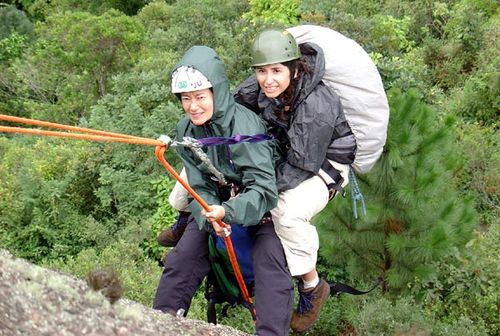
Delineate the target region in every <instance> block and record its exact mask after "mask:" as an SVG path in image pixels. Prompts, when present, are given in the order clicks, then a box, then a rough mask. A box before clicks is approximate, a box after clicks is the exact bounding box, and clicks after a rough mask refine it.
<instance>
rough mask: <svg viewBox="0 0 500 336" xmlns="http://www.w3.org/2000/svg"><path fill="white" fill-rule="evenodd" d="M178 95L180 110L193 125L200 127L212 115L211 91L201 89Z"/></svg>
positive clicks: (212, 101)
mask: <svg viewBox="0 0 500 336" xmlns="http://www.w3.org/2000/svg"><path fill="white" fill-rule="evenodd" d="M180 95H181V103H182V108H183V109H184V112H186V114H187V116H188V117H189V119H190V120H191V122H192V123H193V124H194V125H196V126H201V125H203V124H205V123H206V122H207V121H209V120H210V119H211V118H212V116H213V115H214V95H213V93H212V90H210V89H203V90H198V91H191V92H183V93H181V94H180Z"/></svg>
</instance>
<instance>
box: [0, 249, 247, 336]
mask: <svg viewBox="0 0 500 336" xmlns="http://www.w3.org/2000/svg"><path fill="white" fill-rule="evenodd" d="M0 335H1V336H11V335H23V336H26V335H30V336H31V335H33V336H34V335H36V336H42V335H47V336H49V335H50V336H53V335H59V336H66V335H92V336H101V335H102V336H108V335H118V336H132V335H138V336H147V335H154V336H159V335H167V336H169V335H175V336H181V335H213V336H219V335H221V336H222V335H226V336H233V335H234V336H243V335H247V334H245V333H243V332H240V331H238V330H235V329H232V328H230V327H223V326H214V325H211V324H208V323H206V322H202V321H195V320H189V319H184V318H177V317H173V316H171V315H168V314H162V313H160V312H158V311H155V310H153V309H150V308H147V307H145V306H143V305H141V304H138V303H136V302H132V301H130V300H126V299H120V300H118V301H117V302H116V303H115V304H113V305H112V304H110V303H109V301H108V300H107V299H106V298H105V297H104V296H103V295H102V294H101V293H100V292H96V291H94V290H92V289H90V288H89V287H88V286H87V284H86V282H84V281H82V280H79V279H77V278H74V277H72V276H69V275H67V274H62V273H58V272H56V271H52V270H48V269H44V268H41V267H39V266H36V265H33V264H30V263H29V262H27V261H25V260H22V259H18V258H15V257H13V256H12V255H11V254H10V253H9V252H7V251H6V250H2V249H0Z"/></svg>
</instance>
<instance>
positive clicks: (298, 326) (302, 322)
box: [290, 279, 330, 333]
mask: <svg viewBox="0 0 500 336" xmlns="http://www.w3.org/2000/svg"><path fill="white" fill-rule="evenodd" d="M302 286H303V284H302V282H300V283H299V304H298V306H297V310H295V311H294V312H293V315H292V321H291V322H290V327H291V328H292V330H293V331H294V332H297V333H302V332H304V331H306V330H307V329H309V328H311V327H312V325H313V324H314V322H316V320H317V319H318V317H319V311H320V310H321V306H323V304H324V303H325V301H326V299H327V298H328V295H329V294H330V285H329V284H328V283H327V282H326V281H325V280H322V279H320V280H319V283H318V285H316V287H314V288H310V289H305V290H304V289H303V288H302Z"/></svg>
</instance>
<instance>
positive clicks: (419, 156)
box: [318, 90, 475, 291]
mask: <svg viewBox="0 0 500 336" xmlns="http://www.w3.org/2000/svg"><path fill="white" fill-rule="evenodd" d="M390 106H391V118H390V125H389V131H388V139H387V143H386V146H385V150H384V153H383V154H382V156H381V158H380V160H379V162H378V163H377V165H376V166H375V167H374V169H373V170H372V172H370V173H369V174H367V175H366V176H360V177H359V178H358V181H359V183H360V185H361V190H362V191H363V193H364V194H365V199H366V202H367V206H368V211H367V216H366V217H362V218H360V219H355V218H354V217H353V214H352V209H351V206H350V204H349V201H348V200H346V199H341V198H338V199H336V200H335V201H334V202H332V203H331V204H330V211H324V212H323V213H322V214H320V215H319V218H318V222H319V223H320V225H321V235H320V236H321V237H322V248H323V253H324V254H325V255H326V256H327V257H328V258H329V259H330V260H333V261H334V262H335V263H342V262H343V263H345V264H347V266H348V268H349V269H350V270H351V272H350V273H351V274H352V275H353V276H357V277H361V278H364V279H367V278H370V277H372V278H373V277H374V276H381V277H383V278H384V280H385V282H384V290H385V291H387V290H390V289H392V290H394V291H397V290H402V289H404V288H405V286H406V285H407V284H408V283H409V282H411V281H413V280H414V279H415V278H416V277H417V278H419V279H422V280H424V281H425V280H427V279H429V278H430V277H431V276H432V275H433V272H434V269H433V266H432V264H431V262H432V261H435V260H437V259H439V258H440V257H442V256H444V255H445V254H446V253H448V252H449V251H450V249H451V248H453V247H456V246H458V247H460V246H463V245H464V244H465V243H466V242H467V241H468V240H469V239H470V237H471V230H472V227H473V225H474V223H475V213H474V211H473V209H472V204H471V203H470V202H469V201H467V200H463V199H462V198H460V197H459V195H458V193H457V188H456V186H454V185H453V179H452V174H453V172H454V170H455V169H457V162H459V161H460V159H459V158H458V157H457V155H456V153H455V152H454V151H453V146H452V139H453V138H452V135H453V120H452V119H451V118H447V119H445V120H444V121H443V122H441V123H440V122H436V120H435V113H434V112H433V111H432V110H431V109H430V108H429V107H428V106H426V105H425V104H423V103H422V102H421V101H420V100H419V98H418V97H417V94H416V93H415V92H412V91H410V92H408V93H405V94H402V93H401V92H399V91H397V90H392V91H391V92H390ZM353 183H354V181H351V185H352V184H353ZM358 205H359V204H358Z"/></svg>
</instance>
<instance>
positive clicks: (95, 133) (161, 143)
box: [0, 114, 256, 317]
mask: <svg viewBox="0 0 500 336" xmlns="http://www.w3.org/2000/svg"><path fill="white" fill-rule="evenodd" d="M0 120H2V121H8V122H15V123H21V124H27V125H33V126H41V127H49V128H56V129H61V130H64V131H72V132H79V133H69V132H56V131H47V130H40V129H34V128H22V127H10V126H0V132H3V133H20V134H30V135H39V136H52V137H62V138H71V139H81V140H90V141H100V142H120V143H128V144H135V145H144V146H155V155H156V158H157V159H158V161H160V163H161V164H162V165H163V166H164V167H165V169H166V170H167V171H168V172H169V173H170V174H171V175H172V176H173V177H174V178H175V179H176V180H177V181H178V182H179V183H180V184H181V185H182V186H183V187H184V188H185V189H186V190H187V191H188V193H189V194H191V196H192V197H193V198H194V199H195V200H196V201H197V202H198V203H199V204H200V206H201V207H202V208H203V209H204V210H205V211H210V207H209V205H208V204H207V203H206V202H205V201H204V200H203V199H202V198H201V197H200V196H199V195H198V194H197V193H196V192H195V191H194V190H193V189H192V188H191V186H190V185H189V184H188V183H187V182H186V181H185V180H184V179H183V178H182V177H180V175H179V174H178V173H177V172H176V171H175V169H173V168H172V166H170V164H169V163H168V162H167V161H166V160H165V157H164V154H165V150H166V149H167V147H168V146H169V144H174V142H173V141H172V140H171V139H170V138H169V137H167V136H162V137H160V139H159V140H154V139H148V138H141V137H136V136H131V135H126V134H120V133H113V132H106V131H100V130H93V129H89V128H82V127H75V126H69V125H63V124H57V123H51V122H46V121H41V120H34V119H27V118H21V117H14V116H9V115H4V114H0ZM184 141H186V140H184ZM187 141H191V140H187ZM176 145H180V144H179V143H177V144H176ZM194 147H195V146H193V148H194ZM198 149H200V150H201V147H198ZM201 151H202V150H201ZM202 152H203V151H202ZM217 224H219V225H220V226H221V227H223V228H225V231H224V232H225V234H226V236H225V237H224V243H225V244H226V248H227V252H228V255H229V261H230V263H231V267H232V268H233V271H234V275H235V278H236V280H237V282H238V286H239V287H240V290H241V293H242V296H243V298H244V300H245V301H246V302H247V303H248V304H249V305H250V306H253V302H252V298H251V297H250V294H249V292H248V289H247V287H246V285H245V281H244V279H243V275H242V274H241V271H240V268H239V266H238V261H237V259H236V254H235V253H234V247H233V243H232V241H231V238H230V237H229V233H230V226H229V225H227V224H226V223H224V222H223V221H222V220H218V221H217ZM251 313H252V317H254V316H256V312H255V308H253V309H252V311H251Z"/></svg>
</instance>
